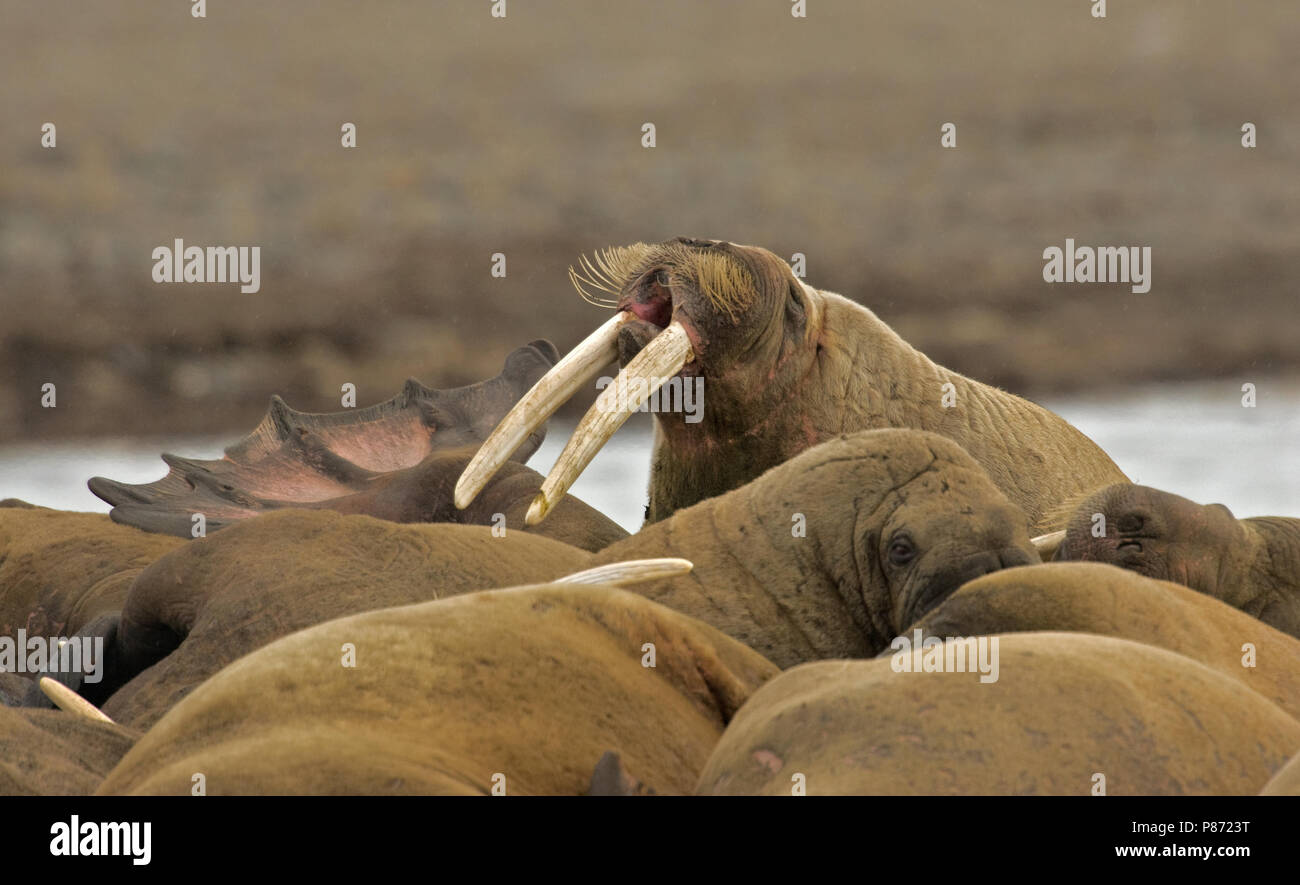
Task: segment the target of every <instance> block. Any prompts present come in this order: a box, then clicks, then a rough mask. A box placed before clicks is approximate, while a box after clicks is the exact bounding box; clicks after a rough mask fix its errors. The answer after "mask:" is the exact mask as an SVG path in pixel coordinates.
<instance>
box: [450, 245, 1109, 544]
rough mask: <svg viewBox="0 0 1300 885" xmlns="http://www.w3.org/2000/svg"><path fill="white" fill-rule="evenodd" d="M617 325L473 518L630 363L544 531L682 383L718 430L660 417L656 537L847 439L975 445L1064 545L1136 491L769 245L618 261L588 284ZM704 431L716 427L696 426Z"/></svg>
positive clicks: (1027, 411) (1013, 401) (652, 250)
mask: <svg viewBox="0 0 1300 885" xmlns="http://www.w3.org/2000/svg"><path fill="white" fill-rule="evenodd" d="M570 275H571V277H572V279H573V282H574V284H575V286H576V287H577V288H578V291H579V292H580V293H582V295H583V297H584V298H586V299H587V300H589V301H591V302H593V303H596V304H599V305H601V306H604V307H609V308H613V309H614V310H615V315H614V316H613V317H612V318H611V319H610V320H608V321H607V322H605V323H604V324H602V325H601V326H600V328H598V329H597V330H596V332H594V333H593V334H592V335H591V336H589V337H588V338H587V339H586V340H585V341H583V342H582V343H581V344H579V345H578V346H577V347H576V348H575V349H574V350H573V351H572V352H571V353H569V354H568V355H566V356H565V357H564V359H562V360H561V361H560V362H559V363H557V364H556V365H555V367H554V368H552V369H551V370H550V371H549V372H547V373H546V375H545V376H544V377H543V378H542V379H541V380H539V381H538V382H537V384H536V385H535V386H534V387H533V389H532V390H531V391H529V392H528V393H527V394H525V395H524V397H523V398H522V399H521V400H520V401H519V402H518V403H517V404H516V405H515V407H514V409H512V410H511V412H510V414H508V415H507V416H506V417H505V418H504V419H503V420H502V422H501V424H500V425H499V426H498V427H497V428H496V430H495V431H493V434H492V436H491V437H490V438H489V439H488V441H487V442H486V443H484V445H483V448H482V450H481V451H480V453H479V456H478V457H477V458H476V459H475V460H474V461H473V462H471V464H470V465H469V467H468V468H467V469H466V471H465V473H464V475H463V476H462V477H461V480H460V482H459V484H458V485H457V489H456V504H457V506H461V507H464V506H468V504H469V503H470V502H471V501H472V500H473V499H474V496H475V495H476V494H477V492H478V490H479V489H480V487H481V486H482V484H483V483H484V482H485V481H486V479H487V478H488V477H489V476H491V475H492V472H493V471H494V470H495V469H496V468H497V466H498V465H499V464H501V463H503V462H504V461H505V460H506V459H507V458H508V457H509V454H510V453H511V452H512V451H514V450H515V449H516V448H517V447H518V445H519V444H520V443H521V442H522V441H523V440H524V439H526V438H527V436H528V435H529V434H530V433H532V432H534V429H535V428H536V427H539V426H541V425H542V424H543V423H544V422H545V420H546V419H547V417H549V416H550V415H551V414H552V413H554V411H555V410H556V409H557V408H559V406H560V405H561V404H563V402H564V401H565V400H567V399H568V398H569V397H570V396H572V395H573V393H574V392H575V391H576V390H578V389H579V388H581V387H582V386H583V385H584V384H585V383H587V382H588V381H590V380H591V379H592V378H593V377H594V376H595V375H596V374H597V373H598V372H599V371H601V369H602V368H603V367H604V366H605V365H606V364H607V363H608V362H609V361H610V360H612V359H614V358H616V357H617V359H618V361H619V363H620V365H621V366H622V371H621V372H620V373H619V375H618V377H617V378H616V379H614V383H613V384H611V385H609V386H608V387H607V388H606V389H605V390H604V392H603V393H602V394H601V395H600V397H598V398H597V401H596V403H595V405H593V406H592V408H591V410H590V411H589V412H588V413H587V415H586V417H584V418H583V419H582V421H581V423H580V424H579V425H578V427H577V429H576V430H575V431H574V434H573V436H572V437H571V438H570V440H569V442H568V444H567V446H566V447H565V449H564V452H563V453H562V454H561V455H560V457H559V459H558V460H557V461H556V463H555V466H554V467H553V468H552V470H551V472H550V474H549V475H548V476H547V479H546V482H545V483H544V484H543V485H542V489H541V493H540V494H539V495H538V497H537V499H536V501H534V503H533V506H532V508H531V509H530V511H529V517H528V518H529V521H530V522H532V523H537V522H540V521H541V520H542V519H544V518H545V516H546V514H547V513H548V512H549V511H550V510H551V508H553V507H554V506H555V504H556V503H557V502H558V501H559V500H560V499H561V498H562V497H563V496H564V493H565V491H566V490H567V489H568V487H569V486H570V485H571V484H572V482H573V480H574V479H575V478H576V477H577V476H578V474H579V473H580V472H581V471H582V469H583V468H584V467H585V466H586V465H587V464H588V463H589V462H590V460H591V458H592V457H593V456H594V455H595V453H596V451H597V450H598V449H599V448H600V447H601V446H602V445H603V444H604V443H605V441H606V440H608V439H609V437H610V436H611V435H612V434H613V433H614V432H615V431H616V430H617V429H618V427H619V426H620V425H621V424H622V423H623V422H624V421H625V420H626V419H627V417H628V415H629V414H631V412H632V411H636V410H637V409H639V408H640V407H641V406H642V404H643V403H645V401H646V400H647V399H648V398H649V397H650V396H651V395H652V394H653V393H654V392H655V391H656V390H658V389H659V388H660V387H662V386H664V385H665V384H667V383H668V381H669V380H670V379H684V380H685V381H686V382H689V383H695V379H703V385H704V393H703V397H704V403H703V409H702V414H699V415H688V414H687V413H686V412H685V411H684V410H676V411H663V410H660V411H658V412H657V414H656V418H657V421H656V425H655V427H656V436H655V445H654V453H653V457H652V467H651V479H650V489H649V507H648V509H647V513H646V519H647V522H649V523H654V522H658V521H660V520H662V519H665V518H666V517H668V516H669V515H671V514H672V513H674V512H676V511H677V510H679V509H681V508H683V507H687V506H690V505H691V504H694V503H696V502H697V501H700V500H702V499H704V498H709V497H713V496H715V495H719V494H722V493H723V492H726V491H729V490H731V489H734V488H737V487H739V486H741V485H744V484H745V483H746V482H749V481H750V480H752V479H754V478H755V477H757V476H758V475H760V474H761V473H762V472H763V471H765V470H767V469H769V468H771V467H774V466H776V465H777V464H780V463H781V462H783V461H786V460H788V459H790V458H791V457H793V456H794V455H796V454H798V453H799V452H801V451H803V450H805V449H807V448H809V447H811V446H814V445H816V444H817V443H819V442H823V441H825V440H827V439H829V438H831V437H833V436H835V435H837V434H840V433H845V432H852V431H855V430H866V429H873V428H882V427H904V428H912V429H916V430H924V431H930V432H935V433H939V434H941V435H943V436H946V437H948V438H950V439H952V440H954V441H955V442H957V443H958V444H959V445H961V446H962V447H963V448H964V449H965V450H966V451H967V452H969V453H970V454H971V456H972V457H973V458H974V459H975V460H976V461H977V462H978V463H979V464H980V465H981V466H982V467H983V468H984V469H985V470H986V471H987V472H988V474H989V475H990V476H991V477H992V479H993V482H994V484H995V485H996V486H997V487H998V488H999V489H1001V490H1002V492H1003V493H1004V494H1005V495H1006V496H1007V497H1008V498H1010V499H1011V501H1012V502H1013V503H1014V504H1016V505H1017V506H1018V507H1020V508H1021V509H1022V510H1024V511H1025V513H1026V514H1027V515H1028V516H1029V520H1030V523H1031V526H1032V527H1033V529H1034V530H1035V531H1036V532H1041V531H1046V530H1048V529H1050V528H1055V526H1053V525H1051V524H1050V522H1049V520H1048V517H1049V515H1050V514H1051V512H1052V508H1053V507H1054V506H1055V505H1057V504H1058V503H1059V502H1061V501H1063V500H1066V499H1068V498H1072V497H1075V496H1078V495H1079V494H1081V493H1084V492H1087V491H1090V490H1092V489H1094V488H1097V487H1099V486H1103V485H1106V484H1108V483H1111V482H1117V481H1123V480H1125V479H1126V477H1125V476H1124V474H1123V473H1121V472H1120V470H1119V468H1118V467H1116V466H1115V464H1114V463H1113V462H1112V461H1111V459H1110V458H1109V457H1107V455H1106V453H1105V452H1103V451H1102V450H1101V449H1100V448H1099V447H1098V446H1097V445H1096V444H1095V443H1093V442H1092V441H1091V440H1089V439H1088V438H1087V437H1086V436H1084V435H1083V434H1082V433H1080V432H1079V431H1078V430H1076V429H1075V428H1074V427H1072V426H1071V425H1070V424H1068V423H1066V421H1064V420H1063V419H1061V418H1060V417H1058V416H1057V415H1055V414H1053V413H1052V412H1049V411H1048V410H1046V409H1044V408H1042V407H1040V406H1037V405H1035V404H1033V403H1031V402H1028V401H1026V400H1023V399H1021V398H1019V397H1016V396H1013V395H1011V394H1009V393H1006V392H1005V391H1002V390H998V389H996V388H993V387H989V386H987V385H985V384H981V383H979V382H978V381H974V380H971V379H969V378H965V377H963V376H962V375H959V374H957V373H956V372H952V371H950V370H948V369H945V368H943V367H942V366H939V365H937V364H935V363H934V362H932V361H931V360H930V359H928V358H927V357H926V356H925V355H924V354H922V353H920V352H919V351H917V350H915V349H914V348H912V347H911V346H909V345H908V344H907V342H905V341H903V339H902V338H900V337H899V336H898V335H897V334H896V333H895V332H894V331H893V330H892V329H890V328H889V326H887V325H886V324H885V323H883V322H882V321H881V320H880V319H879V318H878V317H877V316H876V315H875V314H874V313H872V312H871V311H870V310H868V309H867V308H865V307H862V306H861V305H859V304H856V303H854V302H852V301H850V300H848V299H847V298H844V297H842V296H840V295H837V294H834V293H832V292H827V291H824V290H820V289H815V288H813V287H812V286H809V285H807V284H805V283H803V282H802V281H801V280H799V279H798V278H797V277H795V275H794V273H793V272H792V271H791V269H790V266H789V265H788V264H786V263H785V262H784V261H782V260H781V259H780V258H779V257H777V256H776V255H774V254H772V253H771V252H769V251H767V250H766V249H762V248H759V247H756V246H739V245H735V244H733V243H728V242H724V241H720V240H701V239H690V238H686V237H678V238H676V239H673V240H669V241H667V242H664V243H660V244H658V245H647V244H644V243H637V244H635V245H632V246H624V247H615V248H611V249H607V250H605V251H603V252H599V253H597V254H596V256H595V258H594V259H584V260H583V261H582V262H581V263H580V264H579V266H578V267H577V268H576V269H571V270H570ZM696 419H698V420H696Z"/></svg>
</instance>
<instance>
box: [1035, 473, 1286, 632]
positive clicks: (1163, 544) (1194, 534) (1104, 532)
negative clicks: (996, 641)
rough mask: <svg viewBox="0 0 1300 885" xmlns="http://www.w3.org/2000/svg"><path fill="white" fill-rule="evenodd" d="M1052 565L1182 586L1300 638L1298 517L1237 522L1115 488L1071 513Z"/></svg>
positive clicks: (1141, 491)
mask: <svg viewBox="0 0 1300 885" xmlns="http://www.w3.org/2000/svg"><path fill="white" fill-rule="evenodd" d="M1096 514H1101V516H1103V517H1104V520H1105V521H1104V523H1103V522H1102V521H1101V520H1100V519H1098V518H1097V517H1096ZM1056 559H1058V560H1082V561H1092V562H1106V563H1110V564H1111V565H1117V566H1119V567H1120V568H1125V569H1129V570H1130V571H1135V572H1137V573H1139V574H1142V575H1146V576H1147V577H1149V578H1158V579H1160V580H1162V581H1173V582H1175V583H1178V584H1184V585H1186V586H1188V587H1191V588H1192V589H1193V590H1198V591H1200V592H1201V593H1205V594H1208V595H1209V596H1213V597H1214V598H1215V599H1221V600H1223V601H1224V602H1226V603H1227V604H1228V605H1231V606H1232V607H1233V608H1238V609H1241V610H1242V611H1244V612H1245V613H1246V614H1248V615H1251V616H1253V617H1256V618H1259V619H1260V620H1261V621H1263V622H1264V623H1266V624H1269V625H1270V626H1273V627H1276V628H1277V629H1279V630H1281V631H1283V632H1284V633H1289V634H1291V635H1292V636H1300V519H1288V518H1285V517H1280V516H1258V517H1252V518H1249V519H1236V518H1234V517H1233V515H1232V511H1231V510H1229V509H1228V508H1227V507H1225V506H1224V505H1222V504H1205V505H1201V504H1197V503H1196V502H1194V501H1189V500H1188V499H1186V498H1181V497H1179V496H1178V495H1174V494H1170V493H1169V492H1162V491H1160V490H1159V489H1153V488H1150V487H1148V486H1140V485H1133V484H1132V483H1115V484H1113V485H1109V486H1106V487H1105V488H1102V489H1100V490H1098V491H1096V492H1094V493H1093V494H1091V495H1089V496H1087V497H1085V498H1084V499H1083V500H1081V501H1080V502H1079V503H1078V505H1077V506H1076V507H1074V510H1073V513H1072V514H1071V516H1070V518H1069V520H1068V523H1067V526H1066V529H1065V535H1064V538H1063V540H1062V542H1061V546H1060V548H1059V549H1058V550H1057V552H1056Z"/></svg>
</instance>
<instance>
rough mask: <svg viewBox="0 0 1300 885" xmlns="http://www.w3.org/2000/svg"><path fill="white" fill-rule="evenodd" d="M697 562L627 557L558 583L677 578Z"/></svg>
mask: <svg viewBox="0 0 1300 885" xmlns="http://www.w3.org/2000/svg"><path fill="white" fill-rule="evenodd" d="M693 568H695V564H694V563H692V562H691V561H690V560H689V559H678V558H676V557H666V558H663V559H627V560H624V561H623V562H610V563H606V564H605V565H598V566H596V567H595V568H589V569H586V570H585V571H581V572H574V573H573V574H571V575H565V576H564V577H563V578H557V579H556V580H555V583H557V584H614V585H616V586H618V587H622V586H624V585H626V584H637V583H640V582H641V581H654V580H657V579H659V578H676V577H679V576H681V575H685V574H689V573H690V571H691V569H693Z"/></svg>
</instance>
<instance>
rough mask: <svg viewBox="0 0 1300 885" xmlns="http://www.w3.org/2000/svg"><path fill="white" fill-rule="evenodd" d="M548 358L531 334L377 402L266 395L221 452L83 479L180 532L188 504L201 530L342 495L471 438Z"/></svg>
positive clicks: (106, 496)
mask: <svg viewBox="0 0 1300 885" xmlns="http://www.w3.org/2000/svg"><path fill="white" fill-rule="evenodd" d="M558 359H559V353H558V352H557V351H556V349H555V346H554V345H553V344H551V342H549V341H546V340H544V339H539V340H537V341H533V342H531V343H529V344H527V345H525V346H524V347H520V348H518V349H517V350H515V351H514V352H513V353H511V354H510V356H508V357H507V358H506V363H505V367H504V368H503V369H502V371H501V374H500V375H497V376H496V377H495V378H490V379H488V380H487V381H480V382H478V383H477V384H471V385H468V386H466V387H456V388H452V389H449V390H435V389H434V388H431V387H425V386H424V385H423V384H421V383H420V382H419V381H416V380H415V379H411V380H409V381H407V382H406V386H405V387H404V388H403V389H402V392H401V393H399V394H398V395H397V396H395V397H393V398H392V399H390V400H388V401H386V402H382V403H379V404H378V405H374V406H370V407H368V408H364V409H350V410H347V411H343V412H332V413H328V414H310V413H307V412H299V411H295V410H294V409H291V408H290V407H289V406H288V405H287V404H286V403H285V402H284V400H282V399H280V397H278V396H273V397H271V405H270V408H269V409H268V410H267V413H266V417H264V418H263V419H262V421H261V423H260V424H258V425H257V428H256V429H255V430H254V431H253V432H252V433H250V434H249V435H248V436H246V437H244V439H242V440H240V441H239V442H238V443H236V444H235V445H233V446H230V447H229V448H227V449H226V453H225V457H223V458H220V459H218V460H214V461H201V460H194V459H190V458H180V457H177V456H175V455H168V454H164V455H163V456H162V459H163V461H165V462H166V464H167V466H168V468H169V470H168V472H167V475H166V476H164V477H163V478H162V479H160V480H157V481H156V482H151V483H143V484H140V485H132V484H129V483H123V482H117V481H116V480H111V479H106V478H104V477H102V476H96V477H94V478H93V479H91V480H90V482H89V483H88V485H89V486H90V490H91V491H92V492H94V493H95V494H96V495H97V496H99V497H100V498H102V499H103V500H105V501H107V502H108V503H109V504H112V505H113V509H112V511H110V516H111V517H112V518H113V520H114V521H115V522H120V523H125V524H126V525H132V526H136V527H137V528H141V529H144V530H145V531H150V532H160V533H164V534H170V535H179V536H181V537H186V538H188V537H190V535H191V532H192V528H193V526H194V524H195V520H194V515H195V514H200V513H201V514H202V515H203V520H204V524H205V529H206V531H208V532H211V531H214V530H215V529H219V528H221V527H222V526H225V525H229V524H230V523H231V522H234V521H236V520H240V519H246V518H248V517H250V516H256V515H257V514H259V513H262V512H264V511H267V510H274V509H278V508H282V507H295V506H297V507H301V506H310V505H313V504H316V503H318V502H321V501H327V500H329V499H331V498H340V497H344V496H347V495H352V494H355V493H356V492H358V491H361V490H362V489H364V488H365V487H366V486H367V485H368V484H369V483H371V482H372V481H373V480H375V479H376V478H378V477H380V476H383V475H385V474H387V473H391V472H393V471H396V470H402V469H405V468H408V467H413V466H415V465H416V464H419V463H420V462H421V461H423V460H424V459H425V458H426V457H428V456H429V455H430V454H432V453H434V452H438V451H445V450H448V449H454V448H460V447H463V446H472V447H475V448H477V447H478V446H479V445H481V444H482V442H483V440H484V439H486V438H487V436H488V434H490V433H491V432H492V429H493V428H494V427H496V425H497V424H498V423H499V422H500V420H501V419H502V418H503V417H504V416H505V415H506V413H507V412H509V411H510V408H511V407H512V406H513V405H514V404H515V403H516V402H517V401H518V400H519V398H520V397H521V396H523V395H524V393H525V392H527V391H528V389H529V388H530V387H531V386H532V385H533V384H534V383H535V382H536V381H537V380H538V379H539V378H541V376H542V375H543V374H545V373H546V371H547V370H548V369H549V368H550V367H551V366H553V365H554V364H555V362H556V361H557V360H558ZM545 436H546V430H545V428H544V427H543V428H540V429H539V430H538V432H536V433H533V434H531V435H530V436H529V437H528V439H527V440H525V441H524V443H523V444H522V445H521V446H520V447H519V448H518V449H517V450H516V451H515V452H514V454H513V455H512V459H513V460H516V461H519V462H525V461H527V460H528V458H529V457H530V456H531V455H532V454H533V452H535V451H537V447H538V446H540V445H541V444H542V440H543V439H544V438H545Z"/></svg>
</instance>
